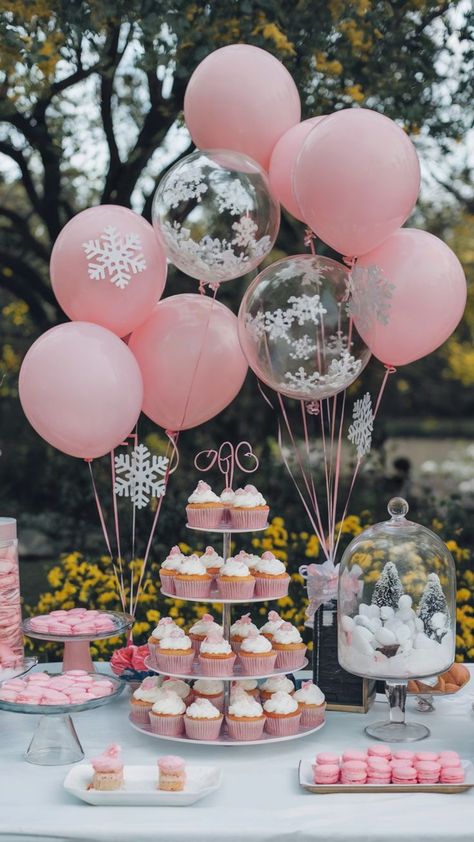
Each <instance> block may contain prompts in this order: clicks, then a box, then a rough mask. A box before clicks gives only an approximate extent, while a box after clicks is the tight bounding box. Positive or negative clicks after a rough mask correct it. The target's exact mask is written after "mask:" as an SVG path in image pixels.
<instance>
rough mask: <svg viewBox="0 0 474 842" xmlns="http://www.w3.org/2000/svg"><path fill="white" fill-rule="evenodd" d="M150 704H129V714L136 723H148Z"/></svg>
mask: <svg viewBox="0 0 474 842" xmlns="http://www.w3.org/2000/svg"><path fill="white" fill-rule="evenodd" d="M150 711H151V705H137V704H135V702H134V703H133V705H132V704H130V714H131V717H132V719H133V721H134V722H135V724H136V725H148V723H149V722H150Z"/></svg>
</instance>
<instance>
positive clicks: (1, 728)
mask: <svg viewBox="0 0 474 842" xmlns="http://www.w3.org/2000/svg"><path fill="white" fill-rule="evenodd" d="M43 668H44V665H43ZM49 668H50V667H49V665H48V669H49ZM99 669H100V670H101V671H103V672H106V671H107V667H106V666H105V665H99ZM471 671H472V672H474V667H471ZM473 701H474V681H472V682H471V683H469V684H468V685H467V686H466V687H465V688H463V689H462V690H461V691H460V692H459V693H458V694H457V695H456V696H451V697H450V698H445V699H437V700H436V702H435V704H436V710H435V712H433V713H430V714H420V713H417V712H416V710H415V702H414V700H413V699H410V700H409V702H408V708H409V709H408V711H407V715H409V717H410V719H415V720H417V721H423V722H424V723H425V724H428V725H429V726H430V728H431V731H432V736H431V737H429V738H428V739H427V740H425V741H423V742H422V743H415V744H411V747H413V745H415V746H417V745H419V746H420V750H429V749H431V748H433V749H434V750H441V749H443V748H452V749H455V750H457V751H458V752H459V753H460V754H461V755H462V756H463V757H464V758H466V759H470V760H473V758H474V714H473V712H472V703H473ZM386 708H387V705H386V703H385V702H384V701H383V700H378V701H377V702H376V703H375V705H374V706H373V708H372V709H371V711H370V712H369V714H367V716H363V715H361V714H347V713H335V712H329V713H328V714H327V723H326V726H325V728H323V729H322V730H321V731H320V732H319V733H317V734H315V735H314V736H310V737H308V738H305V739H300V740H296V741H291V742H288V743H285V742H284V743H279V744H273V745H268V746H254V747H252V746H234V747H232V748H230V749H229V748H224V747H209V746H199V745H184V744H182V745H180V746H179V752H177V751H176V749H175V747H173V746H172V744H170V743H169V742H166V741H162V740H159V739H150V738H147V737H146V736H145V735H144V734H140V733H138V732H137V731H135V730H133V729H132V728H131V727H130V725H129V723H128V721H127V715H128V694H127V693H124V694H122V696H121V697H119V698H118V699H116V700H115V701H112V702H111V703H110V704H109V705H107V706H105V707H102V708H98V709H96V710H92V711H89V712H83V713H78V714H77V715H75V716H74V721H75V725H76V728H77V731H78V733H79V737H80V739H81V742H82V744H83V746H84V750H85V752H86V757H90V756H94V755H96V754H98V753H100V752H101V751H102V750H103V749H104V748H105V746H106V745H107V744H108V743H110V742H119V743H120V744H121V746H122V749H123V757H124V762H125V763H126V764H127V763H128V764H145V763H150V764H155V765H156V759H157V757H158V756H159V755H163V754H169V753H170V752H176V753H179V754H180V755H181V756H183V757H184V758H185V759H186V761H187V762H188V763H190V764H191V763H196V764H207V765H210V764H213V765H214V764H215V765H219V766H221V767H222V769H223V782H222V787H221V789H220V790H218V791H217V792H215V793H213V794H212V795H210V796H208V797H207V798H205V799H203V800H202V801H200V802H199V803H197V804H196V805H194V806H192V807H182V808H177V807H93V806H90V805H87V804H84V803H82V802H80V801H77V800H76V799H75V798H73V797H72V796H71V795H69V794H68V793H67V792H65V790H64V789H63V786H62V784H63V780H64V778H65V776H66V774H67V772H68V770H69V768H70V767H68V766H51V767H44V766H34V765H30V764H29V763H26V762H25V761H24V759H23V753H24V751H25V750H26V748H27V745H28V742H29V740H30V737H31V731H32V719H33V717H31V716H25V715H20V714H12V713H7V712H4V711H1V712H0V739H1V753H0V780H1V787H0V839H1V840H10V839H11V840H18V839H21V840H23V842H25V840H28V842H30V840H37V839H41V840H48V841H49V840H61V842H69V840H74V842H79V840H80V842H83V841H84V842H86V840H87V842H121V841H122V840H123V842H132V840H133V842H142V841H143V842H145V840H156V839H163V840H166V842H212V840H216V841H217V840H219V842H243V840H244V839H245V840H246V842H253V840H255V842H270V840H285V842H286V841H287V840H298V842H310V841H311V842H312V841H313V840H317V842H352V840H357V842H358V840H360V842H362V840H364V842H366V840H369V842H371V840H373V842H382V840H383V842H386V840H387V842H399V840H400V839H403V840H404V842H425V841H426V842H437V840H440V841H441V840H443V842H446V840H449V842H468V840H469V842H472V839H473V828H474V790H469V791H468V792H465V793H463V794H459V795H441V794H423V793H419V794H397V793H393V794H390V793H386V794H380V795H372V794H365V793H364V794H351V795H348V794H346V795H344V794H341V795H339V794H337V795H315V794H311V793H308V792H305V791H304V790H302V789H300V787H299V785H298V776H297V770H298V762H299V760H300V759H301V758H308V759H312V758H313V757H314V755H315V754H316V753H317V752H319V751H325V750H326V751H328V750H331V751H334V750H336V751H337V750H339V749H341V750H342V749H344V748H347V747H348V746H353V747H364V746H366V745H368V743H369V739H368V738H367V737H366V736H365V734H364V732H363V728H364V726H365V725H366V724H367V722H368V721H370V720H372V719H380V718H381V717H383V716H386V715H387V710H386Z"/></svg>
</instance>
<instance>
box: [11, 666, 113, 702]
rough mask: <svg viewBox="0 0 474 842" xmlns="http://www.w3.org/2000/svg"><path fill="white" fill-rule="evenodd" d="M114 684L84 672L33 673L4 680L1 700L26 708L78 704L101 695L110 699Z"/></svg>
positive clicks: (104, 678) (98, 697)
mask: <svg viewBox="0 0 474 842" xmlns="http://www.w3.org/2000/svg"><path fill="white" fill-rule="evenodd" d="M114 690H115V684H114V682H113V681H110V679H108V678H106V677H105V676H104V677H99V676H97V678H95V677H94V676H92V675H89V674H88V673H87V672H86V671H85V670H70V671H69V672H63V673H58V674H57V675H48V674H47V673H45V672H34V673H32V674H31V675H30V676H27V677H23V678H12V679H11V680H10V681H4V682H3V684H2V685H1V687H0V700H1V701H4V702H12V703H14V704H27V705H80V704H84V703H85V702H89V701H91V700H93V699H100V698H102V697H103V696H110V695H111V693H113V692H114Z"/></svg>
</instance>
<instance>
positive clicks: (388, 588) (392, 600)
mask: <svg viewBox="0 0 474 842" xmlns="http://www.w3.org/2000/svg"><path fill="white" fill-rule="evenodd" d="M401 596H403V585H402V583H401V582H400V577H399V575H398V572H397V568H396V567H395V565H394V563H393V561H387V564H386V565H385V567H384V569H383V570H382V572H381V574H380V576H379V578H378V580H377V583H376V585H375V588H374V592H373V594H372V605H378V607H379V608H382V607H383V606H389V607H390V608H393V610H394V611H396V610H397V608H398V600H399V599H400V597H401Z"/></svg>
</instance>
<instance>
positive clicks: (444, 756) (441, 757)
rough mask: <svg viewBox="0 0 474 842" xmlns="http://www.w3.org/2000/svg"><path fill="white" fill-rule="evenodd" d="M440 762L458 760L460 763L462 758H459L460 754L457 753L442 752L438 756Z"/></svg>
mask: <svg viewBox="0 0 474 842" xmlns="http://www.w3.org/2000/svg"><path fill="white" fill-rule="evenodd" d="M438 760H439V761H440V762H443V760H458V761H460V760H461V758H460V757H459V754H458V753H457V751H440V753H439V755H438Z"/></svg>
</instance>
